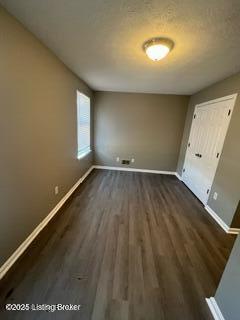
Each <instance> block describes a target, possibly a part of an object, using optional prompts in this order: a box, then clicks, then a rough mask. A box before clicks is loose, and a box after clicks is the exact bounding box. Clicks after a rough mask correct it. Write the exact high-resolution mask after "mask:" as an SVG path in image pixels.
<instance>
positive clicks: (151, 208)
mask: <svg viewBox="0 0 240 320" xmlns="http://www.w3.org/2000/svg"><path fill="white" fill-rule="evenodd" d="M234 240H235V237H234V236H232V235H229V234H226V233H225V232H224V231H223V230H222V229H221V228H220V227H219V226H218V225H217V224H216V223H215V222H214V221H213V219H212V218H211V217H210V216H209V215H208V213H207V212H206V211H205V209H204V208H203V206H202V204H201V203H200V202H199V201H198V200H197V198H196V197H195V196H194V195H193V194H192V193H191V192H190V190H189V189H188V188H187V187H186V186H185V185H184V184H183V183H182V182H180V181H179V180H178V179H177V178H176V177H174V176H171V175H156V174H149V173H134V172H123V171H110V170H94V171H93V172H92V173H91V175H90V176H89V177H88V178H87V180H86V181H85V182H84V183H83V184H82V185H80V186H79V188H78V189H77V190H76V191H75V193H74V195H73V196H72V197H71V199H70V200H69V201H68V202H67V204H66V205H65V206H64V207H63V208H62V209H61V210H60V212H59V213H58V214H57V216H56V217H55V218H54V219H53V221H51V222H50V223H49V225H48V226H47V227H46V228H45V230H44V231H43V232H42V233H41V234H40V235H39V237H38V238H37V239H36V240H35V241H34V243H33V244H32V245H31V246H30V248H29V249H28V250H27V251H26V253H25V254H24V256H23V257H22V258H21V259H20V260H19V262H18V263H17V264H16V266H14V268H13V270H12V271H11V272H10V273H9V274H8V275H7V276H6V277H5V279H3V281H2V283H1V284H0V290H1V291H0V303H1V313H0V317H1V319H4V320H5V319H6V320H15V319H17V320H23V319H27V320H42V319H43V320H48V319H51V320H53V319H58V320H59V319H60V320H61V319H64V320H74V319H80V320H179V319H184V320H211V319H212V318H211V315H210V312H209V310H208V307H207V304H206V302H205V298H206V297H209V296H212V295H214V293H215V290H216V288H217V285H218V282H219V280H220V277H221V274H222V272H223V270H224V267H225V265H226V261H227V259H228V256H229V254H230V251H231V248H232V246H233V243H234ZM7 303H29V304H31V303H34V304H58V303H62V304H79V305H81V308H80V311H68V312H67V311H55V312H44V311H32V312H27V311H25V312H23V311H21V312H20V311H18V312H13V311H12V312H10V311H5V310H4V305H5V304H7Z"/></svg>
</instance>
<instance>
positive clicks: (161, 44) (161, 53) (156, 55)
mask: <svg viewBox="0 0 240 320" xmlns="http://www.w3.org/2000/svg"><path fill="white" fill-rule="evenodd" d="M173 46H174V43H173V41H172V40H170V39H167V38H152V39H149V40H147V41H146V42H144V44H143V49H144V51H145V52H146V54H147V56H148V57H149V59H151V60H153V61H159V60H161V59H163V58H164V57H166V56H167V55H168V54H169V52H170V51H171V50H172V48H173Z"/></svg>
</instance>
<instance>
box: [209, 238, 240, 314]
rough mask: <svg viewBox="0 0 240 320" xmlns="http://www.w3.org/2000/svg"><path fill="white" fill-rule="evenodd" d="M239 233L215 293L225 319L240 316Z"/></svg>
mask: <svg viewBox="0 0 240 320" xmlns="http://www.w3.org/2000/svg"><path fill="white" fill-rule="evenodd" d="M239 266H240V235H239V236H238V238H237V240H236V242H235V244H234V247H233V250H232V252H231V255H230V258H229V260H228V262H227V266H226V268H225V270H224V273H223V275H222V279H221V281H220V284H219V286H218V289H217V292H216V294H215V299H216V302H217V304H218V306H219V308H220V310H221V312H222V314H223V316H224V318H225V319H226V320H239V318H240V303H239V302H240V299H239V289H240V267H239Z"/></svg>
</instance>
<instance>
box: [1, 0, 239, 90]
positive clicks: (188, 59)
mask: <svg viewBox="0 0 240 320" xmlns="http://www.w3.org/2000/svg"><path fill="white" fill-rule="evenodd" d="M0 3H1V4H2V5H3V6H4V7H5V8H6V9H7V10H8V11H9V12H10V13H12V14H13V15H14V16H16V17H17V19H18V20H20V21H21V22H22V23H23V24H24V25H25V26H26V27H27V28H28V29H29V30H30V31H32V32H33V33H34V34H35V35H36V36H37V37H38V38H40V39H41V40H42V42H43V43H45V44H46V45H47V46H48V47H49V48H50V49H51V50H52V51H53V52H54V53H55V54H56V55H57V56H58V57H59V58H60V59H61V60H62V61H63V62H64V63H65V64H66V65H67V66H68V67H69V68H70V69H71V70H72V71H74V72H75V73H76V74H77V75H78V76H79V77H81V78H82V79H83V80H85V81H86V82H87V83H88V84H89V85H90V86H91V87H92V88H93V89H96V90H110V91H130V92H152V93H174V94H192V93H195V92H196V91H198V90H200V89H202V88H203V87H206V86H208V85H209V84H212V83H214V82H216V81H218V80H221V79H223V78H225V77H227V76H229V75H231V74H233V73H236V72H238V71H239V70H240V39H239V35H240V1H239V0H175V1H174V0H168V1H166V0H161V1H160V0H38V1H37V0H5V1H4V0H0ZM154 36H167V37H169V38H171V39H172V40H173V41H174V42H175V47H174V49H173V51H172V52H171V53H170V54H169V56H168V57H167V58H165V59H164V60H161V61H159V62H153V61H150V60H149V59H148V58H147V57H146V55H145V53H144V52H143V50H142V43H143V42H144V41H145V40H146V39H148V38H151V37H154Z"/></svg>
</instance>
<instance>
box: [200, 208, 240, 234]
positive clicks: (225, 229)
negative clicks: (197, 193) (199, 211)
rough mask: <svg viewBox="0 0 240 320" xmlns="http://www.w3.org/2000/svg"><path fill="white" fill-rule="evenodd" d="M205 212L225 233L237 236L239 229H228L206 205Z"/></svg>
mask: <svg viewBox="0 0 240 320" xmlns="http://www.w3.org/2000/svg"><path fill="white" fill-rule="evenodd" d="M204 208H205V210H206V211H207V212H208V213H209V214H210V215H211V216H212V218H213V219H214V220H215V221H216V222H217V223H218V224H219V225H220V226H221V227H222V228H223V230H224V231H225V232H226V233H230V234H239V233H240V229H238V228H230V227H229V226H228V225H227V224H226V223H225V222H224V221H223V220H222V219H221V218H220V217H219V216H218V215H217V214H216V212H215V211H213V209H211V208H210V207H209V206H208V205H206V206H205V207H204Z"/></svg>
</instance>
